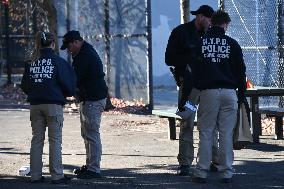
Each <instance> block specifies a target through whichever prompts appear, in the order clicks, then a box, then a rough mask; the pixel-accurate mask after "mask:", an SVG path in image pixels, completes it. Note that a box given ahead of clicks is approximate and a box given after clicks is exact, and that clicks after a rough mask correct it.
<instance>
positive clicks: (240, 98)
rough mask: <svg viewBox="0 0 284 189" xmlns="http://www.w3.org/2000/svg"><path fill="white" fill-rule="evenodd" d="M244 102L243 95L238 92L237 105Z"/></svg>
mask: <svg viewBox="0 0 284 189" xmlns="http://www.w3.org/2000/svg"><path fill="white" fill-rule="evenodd" d="M245 100H246V97H245V93H244V92H241V91H239V92H238V104H241V103H244V102H245Z"/></svg>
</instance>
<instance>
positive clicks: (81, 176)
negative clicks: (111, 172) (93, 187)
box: [77, 170, 102, 179]
mask: <svg viewBox="0 0 284 189" xmlns="http://www.w3.org/2000/svg"><path fill="white" fill-rule="evenodd" d="M77 178H78V179H94V178H102V175H101V174H100V173H96V172H94V171H90V170H86V171H84V172H82V173H80V174H78V175H77Z"/></svg>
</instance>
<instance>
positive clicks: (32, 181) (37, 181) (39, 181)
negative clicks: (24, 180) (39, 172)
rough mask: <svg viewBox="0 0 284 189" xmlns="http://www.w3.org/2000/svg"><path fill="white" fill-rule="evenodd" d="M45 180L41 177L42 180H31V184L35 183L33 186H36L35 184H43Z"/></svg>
mask: <svg viewBox="0 0 284 189" xmlns="http://www.w3.org/2000/svg"><path fill="white" fill-rule="evenodd" d="M44 180H45V177H43V176H42V177H41V178H40V179H38V180H31V183H33V184H35V183H41V182H44Z"/></svg>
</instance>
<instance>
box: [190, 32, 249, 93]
mask: <svg viewBox="0 0 284 189" xmlns="http://www.w3.org/2000/svg"><path fill="white" fill-rule="evenodd" d="M198 55H199V56H198V61H197V62H195V63H194V65H193V80H194V86H195V87H196V88H197V89H201V90H204V89H218V88H225V89H237V88H238V90H239V92H241V93H244V91H245V89H246V74H245V72H246V66H245V64H244V60H243V53H242V50H241V47H240V46H239V44H238V43H237V41H236V40H234V39H232V38H231V37H229V36H227V35H225V31H224V29H223V28H221V27H218V26H213V27H212V28H210V29H209V31H208V32H207V33H206V34H205V35H204V36H203V37H202V39H201V41H200V43H199V47H198Z"/></svg>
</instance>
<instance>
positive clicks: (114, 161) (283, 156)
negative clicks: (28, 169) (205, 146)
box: [0, 109, 284, 189]
mask: <svg viewBox="0 0 284 189" xmlns="http://www.w3.org/2000/svg"><path fill="white" fill-rule="evenodd" d="M64 119H65V121H64V127H63V146H62V149H63V150H62V152H63V163H64V168H65V169H64V172H65V173H66V174H67V175H69V176H70V177H73V179H72V180H71V182H70V183H69V184H60V185H53V184H51V183H50V176H49V174H48V141H47V136H46V141H45V147H44V155H43V163H44V174H45V176H46V177H47V179H46V181H45V182H44V183H40V184H31V183H30V182H29V177H28V176H25V177H23V176H19V174H18V170H19V168H20V167H21V166H23V165H28V164H29V148H30V140H31V127H30V121H29V111H28V110H7V109H6V110H4V109H2V110H0V189H28V188H29V189H50V188H56V189H57V188H70V189H75V188H76V189H77V188H80V189H87V188H99V189H100V188H111V189H112V188H123V189H124V188H126V189H128V188H153V189H154V188H155V189H156V188H171V189H173V188H181V189H197V188H204V189H207V188H209V189H219V188H233V189H250V188H253V189H260V188H271V189H274V188H277V189H278V188H284V140H274V139H273V136H271V135H265V136H261V140H260V142H261V143H260V144H253V145H250V146H248V147H247V148H246V149H242V150H237V151H235V162H234V168H235V176H234V178H233V183H230V184H222V183H220V178H219V177H218V173H210V174H209V182H208V183H207V184H196V183H192V182H190V180H191V178H190V176H186V177H181V176H177V175H176V172H177V168H178V163H177V159H176V155H177V153H178V140H169V139H168V138H167V129H168V126H167V121H166V119H161V118H158V117H155V116H151V115H133V114H125V115H120V114H110V113H104V115H103V118H102V126H101V136H102V144H103V156H102V162H101V167H102V175H103V178H101V179H92V180H80V179H76V178H75V176H74V174H73V173H72V171H73V169H74V168H77V167H79V166H81V165H83V164H84V162H85V150H84V144H83V140H82V138H81V136H80V125H79V115H78V114H76V113H75V114H68V113H66V114H64ZM178 130H179V129H177V131H178ZM195 147H196V148H195V149H196V150H195V151H197V147H198V133H197V131H196V130H195ZM194 164H196V162H195V161H194Z"/></svg>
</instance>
